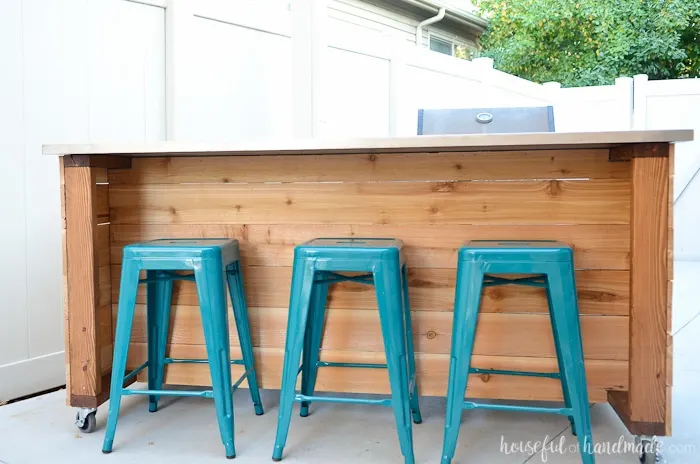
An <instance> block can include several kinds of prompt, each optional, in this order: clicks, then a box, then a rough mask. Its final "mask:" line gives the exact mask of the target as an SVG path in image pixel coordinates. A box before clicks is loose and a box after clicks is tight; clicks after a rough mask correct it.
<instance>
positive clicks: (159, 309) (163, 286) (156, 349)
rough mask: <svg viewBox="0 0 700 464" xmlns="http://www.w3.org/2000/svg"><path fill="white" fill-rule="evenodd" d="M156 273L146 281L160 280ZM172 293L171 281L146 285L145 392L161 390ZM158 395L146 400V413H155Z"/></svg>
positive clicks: (159, 274)
mask: <svg viewBox="0 0 700 464" xmlns="http://www.w3.org/2000/svg"><path fill="white" fill-rule="evenodd" d="M162 276H163V273H161V272H159V271H147V272H146V278H148V279H149V280H150V279H155V278H157V277H162ZM172 294H173V282H172V280H163V281H157V282H149V283H148V284H146V318H147V319H148V389H149V390H161V389H162V388H163V376H164V374H165V351H166V346H167V343H168V326H169V323H170V301H171V298H172ZM159 399H160V396H158V395H150V396H149V397H148V410H149V411H150V412H156V411H157V410H158V400H159Z"/></svg>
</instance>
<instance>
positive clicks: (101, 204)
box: [71, 168, 109, 224]
mask: <svg viewBox="0 0 700 464" xmlns="http://www.w3.org/2000/svg"><path fill="white" fill-rule="evenodd" d="M71 169H73V168H71ZM95 181H97V180H96V179H95ZM95 216H96V220H97V224H104V223H107V222H109V185H107V184H98V185H96V186H95Z"/></svg>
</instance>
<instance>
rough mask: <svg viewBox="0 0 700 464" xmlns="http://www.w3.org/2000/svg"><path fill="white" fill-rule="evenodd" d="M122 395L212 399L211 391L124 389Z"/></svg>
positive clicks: (212, 393)
mask: <svg viewBox="0 0 700 464" xmlns="http://www.w3.org/2000/svg"><path fill="white" fill-rule="evenodd" d="M122 395H157V396H190V397H192V396H198V397H202V398H214V392H213V391H212V390H204V391H191V390H188V391H183V390H132V389H128V388H125V389H123V390H122Z"/></svg>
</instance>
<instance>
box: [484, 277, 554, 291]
mask: <svg viewBox="0 0 700 464" xmlns="http://www.w3.org/2000/svg"><path fill="white" fill-rule="evenodd" d="M500 285H525V286H528V287H540V288H546V287H547V281H546V279H545V277H544V276H541V275H540V276H534V277H522V278H519V279H504V278H502V277H494V276H490V275H487V276H484V283H483V286H484V287H496V286H500Z"/></svg>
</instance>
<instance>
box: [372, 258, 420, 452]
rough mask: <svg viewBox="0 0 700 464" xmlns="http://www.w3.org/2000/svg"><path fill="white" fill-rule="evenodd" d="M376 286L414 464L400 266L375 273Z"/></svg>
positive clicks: (400, 424) (392, 380)
mask: <svg viewBox="0 0 700 464" xmlns="http://www.w3.org/2000/svg"><path fill="white" fill-rule="evenodd" d="M374 285H375V287H376V292H377V303H378V305H379V320H380V321H381V325H382V336H383V338H384V350H385V352H386V363H387V367H388V369H389V384H390V385H391V405H392V407H393V409H394V416H395V418H396V428H397V431H398V434H399V444H400V445H401V453H402V454H403V456H404V460H405V462H406V463H407V464H412V463H413V462H414V457H413V431H412V429H411V403H410V396H411V395H410V392H409V390H408V362H407V359H406V328H405V327H404V321H405V319H404V311H403V310H402V309H403V288H402V285H401V268H400V267H399V264H398V262H395V263H391V265H389V264H387V263H383V264H382V265H381V267H380V268H379V269H378V270H375V272H374Z"/></svg>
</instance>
